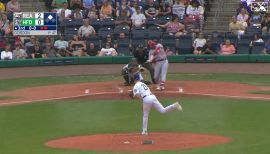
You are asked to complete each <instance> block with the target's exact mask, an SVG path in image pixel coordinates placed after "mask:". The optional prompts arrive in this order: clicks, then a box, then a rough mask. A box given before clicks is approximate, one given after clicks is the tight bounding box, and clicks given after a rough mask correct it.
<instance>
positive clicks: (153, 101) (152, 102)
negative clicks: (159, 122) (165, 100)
mask: <svg viewBox="0 0 270 154" xmlns="http://www.w3.org/2000/svg"><path fill="white" fill-rule="evenodd" d="M133 78H134V81H135V85H134V87H133V90H132V91H131V93H130V97H131V98H135V97H139V98H141V99H142V109H143V122H142V135H147V134H148V133H147V130H148V116H149V112H150V110H151V108H152V107H153V108H155V109H156V110H157V111H158V112H160V113H162V114H165V113H168V112H170V111H172V110H175V109H177V110H179V111H182V107H181V105H180V104H179V103H178V102H175V103H173V104H171V105H169V106H166V107H163V105H162V104H161V103H160V102H159V101H158V99H157V98H156V96H155V95H153V94H152V93H151V91H150V89H149V88H148V87H147V85H146V84H144V83H143V82H141V81H140V80H141V78H140V72H137V73H136V72H135V74H134V77H133Z"/></svg>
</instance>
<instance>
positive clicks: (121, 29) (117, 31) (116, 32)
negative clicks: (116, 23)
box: [113, 27, 130, 38]
mask: <svg viewBox="0 0 270 154" xmlns="http://www.w3.org/2000/svg"><path fill="white" fill-rule="evenodd" d="M113 33H114V34H113V35H114V38H118V36H119V34H120V33H125V35H126V37H128V38H129V35H130V34H129V29H127V28H125V27H116V28H115V29H114V30H113Z"/></svg>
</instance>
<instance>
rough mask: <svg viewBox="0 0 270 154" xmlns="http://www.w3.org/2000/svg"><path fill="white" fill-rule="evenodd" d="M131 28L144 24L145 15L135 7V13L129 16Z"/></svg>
mask: <svg viewBox="0 0 270 154" xmlns="http://www.w3.org/2000/svg"><path fill="white" fill-rule="evenodd" d="M131 20H132V25H133V27H142V26H144V24H145V20H146V18H145V15H144V14H143V13H142V12H141V8H140V7H137V8H136V12H135V13H133V15H132V16H131Z"/></svg>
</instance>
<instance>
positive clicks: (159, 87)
mask: <svg viewBox="0 0 270 154" xmlns="http://www.w3.org/2000/svg"><path fill="white" fill-rule="evenodd" d="M156 90H165V87H164V86H157V88H156Z"/></svg>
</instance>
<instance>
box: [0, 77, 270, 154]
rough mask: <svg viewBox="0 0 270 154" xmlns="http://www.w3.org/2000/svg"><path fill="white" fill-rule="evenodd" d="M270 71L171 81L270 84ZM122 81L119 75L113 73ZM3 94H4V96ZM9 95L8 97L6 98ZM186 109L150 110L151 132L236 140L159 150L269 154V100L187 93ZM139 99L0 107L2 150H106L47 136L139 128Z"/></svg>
mask: <svg viewBox="0 0 270 154" xmlns="http://www.w3.org/2000/svg"><path fill="white" fill-rule="evenodd" d="M269 77H270V76H269V75H245V76H243V75H241V74H203V75H198V74H171V75H169V79H170V80H208V81H229V82H240V83H248V84H253V85H265V86H269V85H270V80H269ZM111 78H112V77H111V76H71V77H49V78H26V79H10V80H0V90H1V91H6V90H12V89H17V88H24V87H33V86H41V85H50V84H59V83H61V84H67V83H78V82H91V81H94V82H95V81H107V80H109V79H111ZM113 79H114V80H118V79H119V77H114V78H113ZM0 98H1V97H0ZM3 98H4V97H3ZM178 99H180V100H181V102H182V104H183V107H184V112H183V113H179V112H172V113H170V114H167V115H160V114H159V113H157V112H156V111H153V112H151V115H150V119H149V120H150V121H149V131H150V132H151V131H161V132H192V133H206V134H215V135H223V136H227V137H230V138H232V139H233V141H232V142H230V143H227V144H223V145H216V146H213V147H207V148H199V149H192V150H184V151H173V152H167V151H166V152H164V151H162V152H147V153H154V154H162V153H168V154H178V153H181V154H269V151H270V150H269V145H270V136H269V130H270V123H269V122H268V121H269V117H270V116H269V115H270V112H269V110H270V103H269V102H268V101H255V100H240V99H223V98H211V97H187V96H186V97H182V98H174V99H163V100H162V102H163V104H168V103H171V102H174V101H176V100H178ZM141 116H142V115H141V110H140V104H139V103H138V102H137V101H135V100H86V99H76V100H62V101H50V102H46V103H36V104H25V105H17V106H5V107H0V154H89V153H97V154H99V153H100V154H103V153H105V152H93V151H92V152H91V151H90V152H89V151H78V150H62V149H52V148H48V147H45V146H44V143H45V142H46V141H48V140H51V139H55V138H60V137H65V136H75V135H88V134H98V133H121V132H140V130H141Z"/></svg>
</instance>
